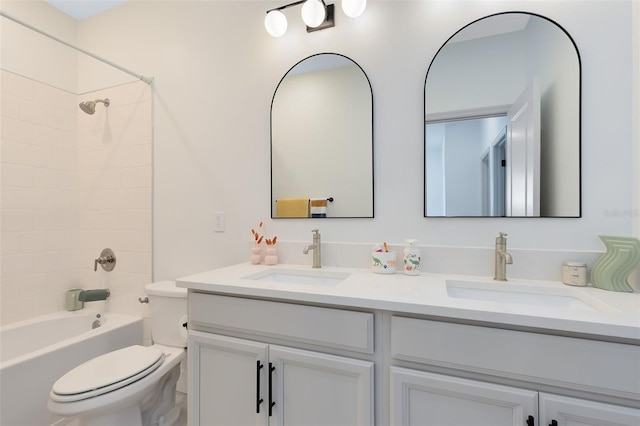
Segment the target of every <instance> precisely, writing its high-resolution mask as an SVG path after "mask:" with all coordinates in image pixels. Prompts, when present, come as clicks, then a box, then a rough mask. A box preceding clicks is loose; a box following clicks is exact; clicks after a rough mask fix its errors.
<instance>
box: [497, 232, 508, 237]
mask: <svg viewBox="0 0 640 426" xmlns="http://www.w3.org/2000/svg"><path fill="white" fill-rule="evenodd" d="M498 234H499V236H500V237H506V236H507V235H508V234H507V233H506V232H498Z"/></svg>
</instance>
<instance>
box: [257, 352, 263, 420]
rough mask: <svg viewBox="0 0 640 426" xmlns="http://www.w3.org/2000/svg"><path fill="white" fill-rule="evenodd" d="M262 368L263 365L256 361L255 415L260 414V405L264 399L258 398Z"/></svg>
mask: <svg viewBox="0 0 640 426" xmlns="http://www.w3.org/2000/svg"><path fill="white" fill-rule="evenodd" d="M263 367H264V365H262V364H261V363H260V360H258V364H257V366H256V414H260V404H262V402H263V401H264V399H262V398H260V370H262V368H263Z"/></svg>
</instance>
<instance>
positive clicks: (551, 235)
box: [78, 1, 633, 279]
mask: <svg viewBox="0 0 640 426" xmlns="http://www.w3.org/2000/svg"><path fill="white" fill-rule="evenodd" d="M278 4H279V3H277V2H272V3H271V2H262V1H260V2H258V1H255V2H253V1H246V2H232V1H227V2H222V1H215V2H214V1H211V2H161V1H159V2H148V1H134V2H132V3H127V4H124V5H121V6H118V7H116V8H113V9H111V10H110V11H107V12H106V13H104V14H102V15H99V16H97V17H94V18H90V19H87V20H85V21H83V22H81V23H80V25H79V33H78V39H79V40H80V43H81V44H84V43H87V46H86V47H87V48H89V47H91V50H93V51H96V52H98V53H99V54H101V55H103V56H106V57H109V58H110V59H111V60H113V61H116V62H118V63H121V64H126V65H127V66H128V67H129V68H132V69H136V70H137V71H138V72H140V73H142V74H147V75H153V76H154V77H155V82H156V89H157V95H156V109H155V132H156V138H155V150H154V165H155V178H154V184H155V188H154V272H155V278H156V279H162V278H175V277H178V276H181V275H184V274H189V273H193V272H197V271H201V270H205V269H210V268H214V267H217V266H222V265H226V264H230V263H235V262H239V261H244V260H246V258H247V254H248V253H247V252H248V243H249V238H250V233H249V229H250V227H251V226H255V224H256V223H257V222H258V221H259V220H265V221H266V226H267V227H268V229H269V231H268V232H269V233H275V234H277V235H278V237H279V240H283V241H307V240H309V239H310V238H311V235H310V234H311V233H310V230H311V228H314V227H320V228H321V231H322V234H323V238H324V241H326V242H345V243H346V242H354V243H370V242H376V241H380V240H387V241H392V242H402V241H403V240H404V239H405V238H407V237H415V238H418V239H419V240H420V242H421V243H422V244H427V245H446V246H451V245H453V246H474V247H491V246H492V245H493V240H494V237H495V234H497V232H498V231H505V232H508V233H509V239H510V241H509V243H510V246H511V247H513V248H530V249H557V250H596V251H597V250H602V249H603V247H602V245H601V243H600V241H599V240H598V238H597V235H598V234H614V235H629V234H630V233H631V232H632V218H631V217H629V216H628V215H627V216H625V215H618V214H617V212H619V211H625V210H628V209H630V208H631V206H632V199H633V196H632V192H631V185H630V182H631V178H632V160H631V155H630V154H631V152H632V140H631V129H632V117H631V115H630V114H629V113H628V111H630V108H631V99H632V98H631V93H630V90H629V87H630V86H629V85H630V83H629V82H630V81H631V69H632V67H631V57H630V56H629V52H630V51H631V50H630V49H631V20H630V19H629V15H630V10H631V2H574V1H566V2H558V1H534V2H514V1H510V2H478V1H474V2H459V1H452V2H439V1H433V2H432V1H420V2H417V1H407V2H404V1H372V2H370V4H369V6H368V8H367V11H366V12H365V14H364V15H363V16H362V17H360V18H358V19H354V20H351V19H348V18H346V17H345V16H343V15H342V12H340V9H339V8H338V10H337V15H338V16H337V26H336V27H335V28H333V29H330V30H325V31H320V32H317V33H312V34H307V33H305V32H304V30H303V27H302V24H301V23H300V22H299V21H298V18H297V15H298V11H297V10H295V9H294V10H291V11H290V12H287V15H288V17H289V19H290V25H289V31H288V32H287V34H286V35H285V36H283V37H281V38H278V39H275V38H271V37H270V36H269V35H268V34H267V33H266V32H265V30H264V27H263V24H262V22H263V19H264V13H265V11H266V10H267V9H268V8H269V7H272V6H276V5H278ZM505 10H525V11H531V12H535V13H540V14H543V15H545V16H547V17H549V18H551V19H553V20H555V21H556V22H558V23H559V24H560V25H562V26H563V27H564V28H566V29H567V31H568V32H569V33H570V34H572V36H573V37H574V40H575V41H576V43H577V45H578V49H579V50H580V53H581V57H582V66H583V70H584V72H583V77H584V78H583V98H582V102H583V105H582V110H583V117H582V126H583V145H582V155H583V162H582V170H583V200H582V201H583V218H581V219H540V220H538V219H536V220H531V219H495V218H493V219H435V220H430V219H425V218H423V217H422V195H421V194H422V184H421V182H422V162H423V160H422V149H423V148H422V143H423V142H422V140H423V128H422V126H423V119H422V112H423V111H422V110H423V109H422V89H423V86H424V78H425V75H426V71H427V67H428V65H429V63H430V61H431V59H432V57H433V55H434V54H435V53H436V51H437V49H438V48H439V47H440V45H441V44H442V43H443V42H444V41H445V40H446V39H447V38H448V37H449V36H450V35H451V34H453V33H454V32H455V31H457V30H458V29H459V28H461V27H462V26H463V25H465V24H467V23H468V22H471V21H472V20H475V19H477V18H479V17H482V16H484V15H487V14H490V13H495V12H500V11H505ZM578 11H579V12H580V13H577V12H578ZM594 26H597V27H598V28H600V30H599V31H597V32H594V31H593V28H594ZM113 28H118V31H113ZM319 52H336V53H341V54H344V55H347V56H349V57H350V58H352V59H353V60H355V61H356V62H358V63H359V64H360V65H361V66H362V67H363V69H364V70H365V72H367V75H368V76H369V78H370V80H371V83H372V86H373V91H374V138H375V154H374V157H375V183H376V186H375V201H376V207H375V215H376V218H375V219H370V220H363V219H354V220H330V221H326V220H325V221H320V220H309V221H303V220H296V221H292V220H277V221H271V220H268V219H267V218H268V216H269V210H270V209H269V201H270V200H269V193H270V191H269V181H268V176H269V164H268V162H267V161H265V160H266V159H267V158H268V156H269V104H270V100H271V97H272V94H273V90H274V89H275V86H276V84H277V82H278V81H279V80H280V78H281V77H282V75H284V73H285V72H286V71H287V70H288V69H289V68H290V67H291V66H292V65H293V64H295V63H296V62H298V61H299V60H300V59H302V58H304V57H307V56H309V55H311V54H314V53H319ZM605 141H606V143H605ZM409 183H413V184H409ZM214 211H224V212H226V216H227V217H226V219H227V222H226V227H227V229H226V232H225V233H214V232H213V227H212V212H214Z"/></svg>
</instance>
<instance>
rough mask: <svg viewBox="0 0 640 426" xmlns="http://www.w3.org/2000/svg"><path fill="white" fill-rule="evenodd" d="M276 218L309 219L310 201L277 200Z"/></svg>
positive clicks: (305, 199)
mask: <svg viewBox="0 0 640 426" xmlns="http://www.w3.org/2000/svg"><path fill="white" fill-rule="evenodd" d="M276 217H309V199H308V198H280V199H279V200H276Z"/></svg>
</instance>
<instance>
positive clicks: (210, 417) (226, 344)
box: [188, 331, 269, 426]
mask: <svg viewBox="0 0 640 426" xmlns="http://www.w3.org/2000/svg"><path fill="white" fill-rule="evenodd" d="M267 348H268V345H266V344H263V343H257V342H252V341H248V340H241V339H234V338H231V337H226V336H219V335H215V334H209V333H201V332H198V331H190V332H189V391H190V393H189V398H188V401H189V410H188V416H189V419H188V420H189V424H190V425H204V426H218V425H219V426H223V425H224V426H234V425H238V426H249V425H259V426H265V425H267V424H268V421H269V420H268V412H267V402H266V400H267V396H266V395H267V393H266V390H267V378H268V375H267V369H268V367H267V362H268V361H267ZM258 362H259V363H260V364H258ZM259 366H262V368H259ZM260 399H263V400H264V401H263V402H262V403H261V404H259V400H260ZM258 407H259V410H258ZM258 411H259V413H258Z"/></svg>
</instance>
